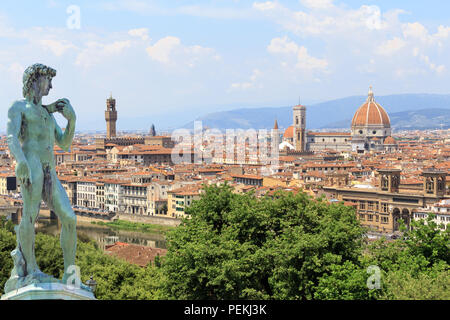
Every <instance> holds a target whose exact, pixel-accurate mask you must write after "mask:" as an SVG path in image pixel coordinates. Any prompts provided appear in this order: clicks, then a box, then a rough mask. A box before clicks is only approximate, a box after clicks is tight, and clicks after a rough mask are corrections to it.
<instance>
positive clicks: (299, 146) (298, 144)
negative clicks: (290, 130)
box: [292, 104, 306, 152]
mask: <svg viewBox="0 0 450 320" xmlns="http://www.w3.org/2000/svg"><path fill="white" fill-rule="evenodd" d="M292 113H293V116H294V118H293V126H294V147H295V151H300V152H304V151H306V133H305V131H306V107H305V106H303V105H301V104H298V105H296V106H295V107H294V108H293V112H292Z"/></svg>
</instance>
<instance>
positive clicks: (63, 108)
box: [56, 99, 76, 120]
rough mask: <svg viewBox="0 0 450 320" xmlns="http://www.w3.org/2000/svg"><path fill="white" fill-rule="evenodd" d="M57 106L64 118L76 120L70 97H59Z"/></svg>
mask: <svg viewBox="0 0 450 320" xmlns="http://www.w3.org/2000/svg"><path fill="white" fill-rule="evenodd" d="M56 107H57V108H58V111H59V112H61V114H62V115H63V117H64V118H66V119H67V120H75V117H76V116H75V111H74V110H73V108H72V105H71V104H70V101H69V100H68V99H59V100H58V101H57V102H56Z"/></svg>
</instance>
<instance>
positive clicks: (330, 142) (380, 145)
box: [282, 87, 397, 153]
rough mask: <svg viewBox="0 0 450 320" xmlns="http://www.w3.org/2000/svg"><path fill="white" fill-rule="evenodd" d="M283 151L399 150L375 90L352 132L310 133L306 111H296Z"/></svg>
mask: <svg viewBox="0 0 450 320" xmlns="http://www.w3.org/2000/svg"><path fill="white" fill-rule="evenodd" d="M282 148H287V149H291V150H295V151H297V152H307V151H310V152H311V151H312V152H319V151H325V150H333V151H337V152H344V151H347V152H356V153H364V152H368V151H383V150H385V151H393V150H396V149H397V144H396V141H395V139H394V138H392V137H391V124H390V119H389V116H388V114H387V112H386V110H384V108H383V107H382V106H381V105H380V104H378V103H377V102H376V101H375V98H374V94H373V91H372V87H370V89H369V94H368V97H367V100H366V101H365V102H364V103H363V104H362V105H361V106H360V107H359V108H358V109H357V110H356V112H355V114H354V116H353V119H352V122H351V125H350V132H313V131H306V107H305V106H303V105H296V106H294V107H293V125H292V126H290V127H288V128H287V129H286V130H285V132H284V134H283V144H282Z"/></svg>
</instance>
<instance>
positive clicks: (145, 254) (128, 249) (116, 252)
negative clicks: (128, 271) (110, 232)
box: [105, 242, 167, 267]
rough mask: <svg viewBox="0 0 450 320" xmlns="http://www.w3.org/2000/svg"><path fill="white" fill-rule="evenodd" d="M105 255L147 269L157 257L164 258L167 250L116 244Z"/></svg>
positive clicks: (107, 248)
mask: <svg viewBox="0 0 450 320" xmlns="http://www.w3.org/2000/svg"><path fill="white" fill-rule="evenodd" d="M105 253H106V254H110V255H113V256H115V257H117V258H120V259H123V260H126V261H127V262H129V263H133V264H137V265H138V266H141V267H145V266H146V265H147V264H148V263H149V262H151V261H154V260H155V257H156V256H157V255H159V256H164V255H165V254H166V253H167V250H166V249H160V248H151V247H146V246H140V245H136V244H129V243H124V242H116V243H115V244H113V245H110V246H107V247H106V250H105Z"/></svg>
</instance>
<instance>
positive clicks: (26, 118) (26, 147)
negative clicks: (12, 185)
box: [19, 101, 55, 166]
mask: <svg viewBox="0 0 450 320" xmlns="http://www.w3.org/2000/svg"><path fill="white" fill-rule="evenodd" d="M24 104H25V107H24V109H23V112H22V125H21V130H20V136H19V140H20V142H21V143H22V149H23V152H24V154H25V156H26V157H27V159H29V158H30V157H36V156H37V157H38V158H39V160H40V161H41V162H42V163H45V164H49V165H51V166H54V157H53V145H54V142H55V123H54V118H53V115H51V114H49V113H48V112H47V110H46V109H44V108H43V107H41V106H39V107H38V106H35V105H32V104H31V103H29V102H27V101H24Z"/></svg>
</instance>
